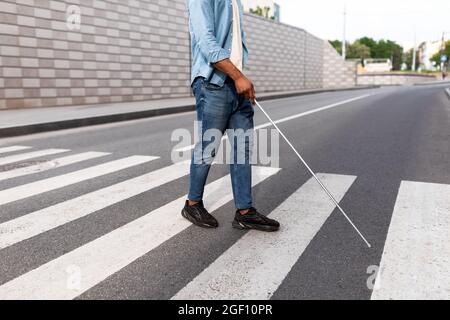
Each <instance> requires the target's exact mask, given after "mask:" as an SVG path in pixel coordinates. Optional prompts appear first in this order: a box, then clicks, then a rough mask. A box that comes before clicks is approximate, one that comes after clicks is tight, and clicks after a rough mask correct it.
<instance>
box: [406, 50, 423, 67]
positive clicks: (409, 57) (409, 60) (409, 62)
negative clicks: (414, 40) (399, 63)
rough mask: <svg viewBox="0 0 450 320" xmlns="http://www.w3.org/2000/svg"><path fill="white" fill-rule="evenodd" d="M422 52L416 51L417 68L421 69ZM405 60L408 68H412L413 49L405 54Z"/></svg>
mask: <svg viewBox="0 0 450 320" xmlns="http://www.w3.org/2000/svg"><path fill="white" fill-rule="evenodd" d="M419 58H420V54H419V52H418V51H416V70H417V69H419V66H420V59H419ZM403 62H404V63H406V66H407V67H408V70H411V69H412V63H413V49H410V50H408V51H407V52H405V54H404V55H403Z"/></svg>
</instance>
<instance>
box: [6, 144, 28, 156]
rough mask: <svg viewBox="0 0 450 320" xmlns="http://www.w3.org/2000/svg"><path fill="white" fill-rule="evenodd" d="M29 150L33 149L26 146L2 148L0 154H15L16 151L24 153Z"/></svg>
mask: <svg viewBox="0 0 450 320" xmlns="http://www.w3.org/2000/svg"><path fill="white" fill-rule="evenodd" d="M27 149H31V147H25V146H11V147H3V148H0V154H2V153H8V152H14V151H22V150H27Z"/></svg>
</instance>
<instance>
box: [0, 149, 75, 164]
mask: <svg viewBox="0 0 450 320" xmlns="http://www.w3.org/2000/svg"><path fill="white" fill-rule="evenodd" d="M68 151H70V150H66V149H46V150H39V151H33V152H28V153H21V154H17V155H14V156H9V157H4V158H0V166H2V165H5V164H10V163H14V162H19V161H24V160H29V159H33V158H38V157H45V156H50V155H53V154H58V153H63V152H68Z"/></svg>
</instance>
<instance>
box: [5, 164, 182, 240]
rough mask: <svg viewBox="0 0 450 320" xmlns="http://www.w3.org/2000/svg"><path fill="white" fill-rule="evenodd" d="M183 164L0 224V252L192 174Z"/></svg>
mask: <svg viewBox="0 0 450 320" xmlns="http://www.w3.org/2000/svg"><path fill="white" fill-rule="evenodd" d="M189 166H190V163H189V162H181V163H178V164H174V165H171V166H169V167H165V168H162V169H160V170H156V171H153V172H150V173H148V174H145V175H142V176H139V177H137V178H134V179H130V180H127V181H124V182H121V183H118V184H115V185H112V186H110V187H107V188H104V189H100V190H97V191H94V192H91V193H88V194H85V195H82V196H80V197H78V198H74V199H71V200H69V201H65V202H61V203H58V204H56V205H54V206H51V207H48V208H44V209H42V210H39V211H35V212H32V213H30V214H27V215H24V216H22V217H19V218H17V219H14V220H10V221H7V222H5V223H2V224H0V249H4V248H6V247H8V246H11V245H13V244H15V243H17V242H20V241H23V240H25V239H29V238H31V237H33V236H36V235H38V234H40V233H43V232H45V231H48V230H51V229H53V228H56V227H58V226H61V225H63V224H66V223H68V222H71V221H74V220H76V219H79V218H82V217H84V216H87V215H89V214H91V213H93V212H95V211H98V210H101V209H104V208H106V207H109V206H111V205H113V204H115V203H118V202H120V201H123V200H126V199H129V198H131V197H134V196H136V195H138V194H141V193H144V192H146V191H149V190H151V189H154V188H157V187H159V186H161V185H163V184H166V183H168V182H170V181H173V180H176V179H178V178H181V177H183V176H185V175H187V174H189Z"/></svg>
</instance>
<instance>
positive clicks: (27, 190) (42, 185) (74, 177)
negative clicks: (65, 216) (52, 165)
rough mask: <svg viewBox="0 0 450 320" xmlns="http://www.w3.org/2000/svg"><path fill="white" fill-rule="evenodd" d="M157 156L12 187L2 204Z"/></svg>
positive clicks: (0, 196)
mask: <svg viewBox="0 0 450 320" xmlns="http://www.w3.org/2000/svg"><path fill="white" fill-rule="evenodd" d="M156 159H158V158H157V157H147V156H132V157H127V158H123V159H119V160H115V161H111V162H107V163H104V164H101V165H98V166H94V167H90V168H87V169H83V170H79V171H74V172H71V173H68V174H64V175H60V176H57V177H52V178H48V179H44V180H39V181H36V182H32V183H28V184H25V185H21V186H18V187H14V188H11V189H6V190H1V191H0V205H3V204H7V203H11V202H14V201H17V200H22V199H25V198H28V197H32V196H35V195H38V194H41V193H44V192H48V191H52V190H56V189H59V188H62V187H66V186H69V185H72V184H75V183H78V182H82V181H86V180H89V179H93V178H96V177H100V176H103V175H106V174H109V173H113V172H116V171H120V170H123V169H126V168H130V167H134V166H137V165H139V164H142V163H145V162H149V161H153V160H156Z"/></svg>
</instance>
